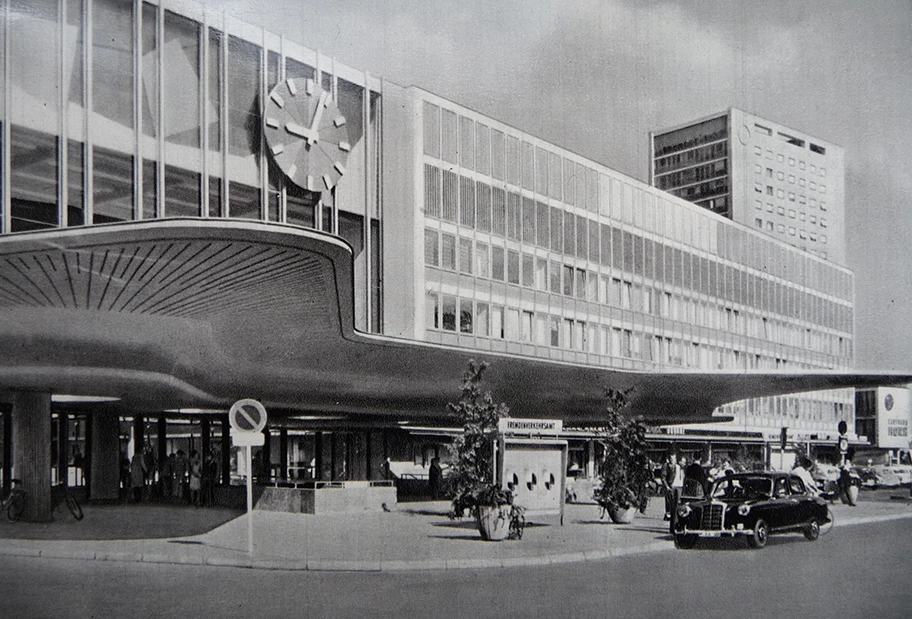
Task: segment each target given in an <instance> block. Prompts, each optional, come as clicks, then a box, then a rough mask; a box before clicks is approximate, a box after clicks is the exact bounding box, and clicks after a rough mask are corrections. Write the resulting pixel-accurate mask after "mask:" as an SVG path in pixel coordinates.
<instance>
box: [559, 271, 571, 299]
mask: <svg viewBox="0 0 912 619" xmlns="http://www.w3.org/2000/svg"><path fill="white" fill-rule="evenodd" d="M561 270H562V271H563V273H564V290H563V293H564V295H565V296H568V297H572V296H573V267H572V266H568V265H566V264H565V265H564V267H563V269H561Z"/></svg>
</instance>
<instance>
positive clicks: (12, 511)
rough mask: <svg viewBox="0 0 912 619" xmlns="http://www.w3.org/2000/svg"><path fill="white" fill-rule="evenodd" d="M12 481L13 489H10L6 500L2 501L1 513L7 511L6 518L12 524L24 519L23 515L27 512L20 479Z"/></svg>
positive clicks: (0, 503)
mask: <svg viewBox="0 0 912 619" xmlns="http://www.w3.org/2000/svg"><path fill="white" fill-rule="evenodd" d="M11 481H12V482H13V487H12V488H10V491H9V494H8V495H7V496H6V498H4V499H3V501H0V511H6V517H7V518H8V519H9V520H10V522H16V521H18V520H19V519H20V518H22V513H23V512H24V511H25V491H24V490H22V489H21V488H20V487H19V483H20V481H19V480H18V479H13V480H11Z"/></svg>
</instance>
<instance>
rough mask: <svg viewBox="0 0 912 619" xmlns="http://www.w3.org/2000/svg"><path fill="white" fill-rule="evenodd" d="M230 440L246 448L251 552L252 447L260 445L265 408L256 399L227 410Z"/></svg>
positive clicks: (250, 548)
mask: <svg viewBox="0 0 912 619" xmlns="http://www.w3.org/2000/svg"><path fill="white" fill-rule="evenodd" d="M228 421H229V422H230V423H231V442H232V443H233V444H234V446H235V447H245V448H246V450H247V453H246V460H247V554H249V555H252V554H253V448H254V447H262V446H263V445H264V443H265V436H264V434H263V432H262V430H263V428H264V427H265V426H266V409H265V408H264V407H263V405H262V404H260V403H259V402H257V401H256V400H251V399H249V398H248V399H244V400H238V401H237V402H235V403H234V404H232V405H231V409H230V410H229V411H228Z"/></svg>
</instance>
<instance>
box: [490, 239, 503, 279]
mask: <svg viewBox="0 0 912 619" xmlns="http://www.w3.org/2000/svg"><path fill="white" fill-rule="evenodd" d="M491 279H496V280H498V281H504V248H503V247H497V246H496V245H495V246H493V247H491Z"/></svg>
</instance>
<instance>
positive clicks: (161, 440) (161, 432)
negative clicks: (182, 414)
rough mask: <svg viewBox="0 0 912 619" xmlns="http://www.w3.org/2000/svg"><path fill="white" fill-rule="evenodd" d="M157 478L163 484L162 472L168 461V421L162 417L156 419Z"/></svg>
mask: <svg viewBox="0 0 912 619" xmlns="http://www.w3.org/2000/svg"><path fill="white" fill-rule="evenodd" d="M156 430H157V434H158V478H159V480H161V481H162V483H164V477H162V471H163V470H164V468H165V462H167V461H168V419H167V418H166V417H165V416H164V415H159V417H158V427H157V428H156Z"/></svg>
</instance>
